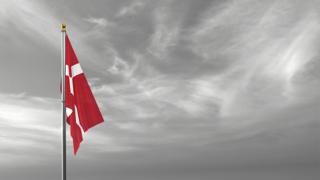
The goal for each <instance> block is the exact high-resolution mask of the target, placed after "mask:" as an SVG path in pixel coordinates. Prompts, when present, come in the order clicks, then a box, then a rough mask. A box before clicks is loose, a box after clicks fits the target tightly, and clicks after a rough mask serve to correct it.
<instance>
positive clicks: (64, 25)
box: [61, 23, 67, 32]
mask: <svg viewBox="0 0 320 180" xmlns="http://www.w3.org/2000/svg"><path fill="white" fill-rule="evenodd" d="M66 29H67V25H66V24H63V23H62V24H61V32H66Z"/></svg>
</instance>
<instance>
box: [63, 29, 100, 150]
mask: <svg viewBox="0 0 320 180" xmlns="http://www.w3.org/2000/svg"><path fill="white" fill-rule="evenodd" d="M65 44H66V77H65V93H66V99H65V100H66V101H65V107H66V114H67V122H68V123H69V124H70V133H71V137H72V139H73V150H74V154H76V153H77V151H78V148H79V146H80V143H81V141H82V135H83V133H84V132H86V131H88V130H89V129H90V128H91V127H93V126H95V125H97V124H99V123H102V122H103V117H102V115H101V112H100V110H99V107H98V105H97V103H96V101H95V99H94V96H93V94H92V92H91V90H90V87H89V84H88V82H87V79H86V77H85V75H84V73H83V71H82V69H81V66H80V64H79V61H78V58H77V56H76V54H75V52H74V50H73V48H72V45H71V43H70V40H69V38H68V36H67V35H66V39H65Z"/></svg>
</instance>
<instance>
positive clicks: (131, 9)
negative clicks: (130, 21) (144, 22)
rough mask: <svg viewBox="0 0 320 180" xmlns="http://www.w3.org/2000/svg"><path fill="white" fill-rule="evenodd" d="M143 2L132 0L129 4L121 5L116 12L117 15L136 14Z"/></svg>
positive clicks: (142, 6)
mask: <svg viewBox="0 0 320 180" xmlns="http://www.w3.org/2000/svg"><path fill="white" fill-rule="evenodd" d="M144 6H145V3H143V1H133V2H132V3H131V4H129V5H127V6H124V7H122V8H121V9H120V10H119V12H118V13H117V14H116V16H117V17H124V16H131V15H134V14H136V13H137V12H138V11H140V10H141V9H142V8H144Z"/></svg>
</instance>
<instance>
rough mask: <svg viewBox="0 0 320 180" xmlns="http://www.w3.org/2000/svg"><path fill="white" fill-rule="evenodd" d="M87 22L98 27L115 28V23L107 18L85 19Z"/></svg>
mask: <svg viewBox="0 0 320 180" xmlns="http://www.w3.org/2000/svg"><path fill="white" fill-rule="evenodd" d="M84 20H85V21H87V22H89V23H92V24H94V25H95V26H98V27H107V26H113V25H114V23H112V22H110V21H108V20H107V19H105V18H94V17H89V18H86V19H84Z"/></svg>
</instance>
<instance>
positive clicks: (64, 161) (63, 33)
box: [61, 24, 67, 180]
mask: <svg viewBox="0 0 320 180" xmlns="http://www.w3.org/2000/svg"><path fill="white" fill-rule="evenodd" d="M65 39H66V25H65V24H61V91H62V93H61V102H62V159H61V164H62V168H61V170H62V173H61V179H62V180H66V179H67V167H66V166H67V158H66V157H67V154H66V149H67V148H66V108H65V99H66V93H65V77H66V65H65V64H66V44H65V42H66V41H65Z"/></svg>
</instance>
